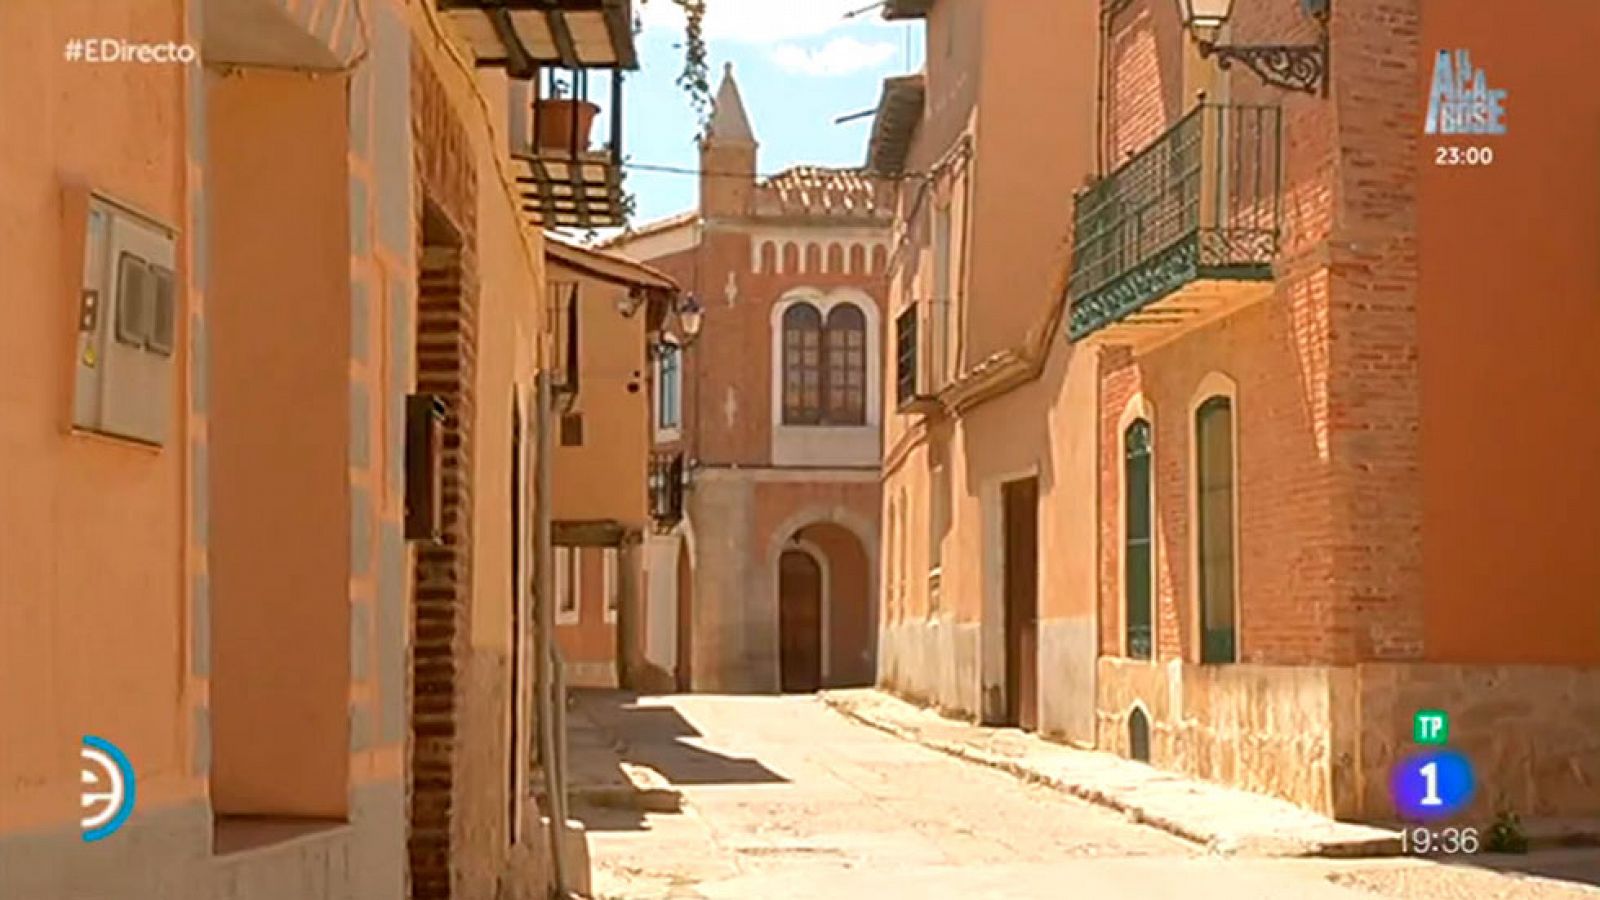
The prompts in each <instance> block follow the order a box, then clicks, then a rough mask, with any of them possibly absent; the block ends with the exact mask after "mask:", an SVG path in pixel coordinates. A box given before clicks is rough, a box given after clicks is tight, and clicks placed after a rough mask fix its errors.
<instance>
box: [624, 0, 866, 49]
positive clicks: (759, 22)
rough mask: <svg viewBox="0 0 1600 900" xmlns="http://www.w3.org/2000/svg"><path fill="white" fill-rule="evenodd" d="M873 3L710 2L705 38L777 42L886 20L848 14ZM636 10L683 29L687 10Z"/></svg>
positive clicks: (650, 5)
mask: <svg viewBox="0 0 1600 900" xmlns="http://www.w3.org/2000/svg"><path fill="white" fill-rule="evenodd" d="M870 5H871V0H706V21H705V31H706V40H708V41H717V40H729V41H736V42H739V43H743V44H776V43H780V42H782V41H792V40H797V39H800V38H809V37H817V36H819V35H823V34H827V33H828V32H830V31H833V30H834V29H835V28H843V27H846V26H849V25H862V24H871V25H880V24H883V20H882V18H881V16H880V13H879V10H877V9H869V10H867V11H866V12H863V13H862V14H861V15H859V16H856V17H854V18H851V19H846V18H845V15H846V14H847V13H851V12H855V11H856V10H859V9H861V8H863V7H866V6H870ZM636 8H637V9H638V10H639V16H640V18H641V19H642V20H643V22H644V27H645V28H646V29H647V30H648V29H654V28H670V29H672V30H674V31H677V32H679V33H682V30H683V12H682V11H681V10H680V9H679V8H678V4H676V3H674V2H672V0H648V2H645V3H641V4H636Z"/></svg>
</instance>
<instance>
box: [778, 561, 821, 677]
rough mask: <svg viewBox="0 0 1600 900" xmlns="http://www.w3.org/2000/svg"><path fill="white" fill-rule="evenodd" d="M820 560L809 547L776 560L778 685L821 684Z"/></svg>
mask: <svg viewBox="0 0 1600 900" xmlns="http://www.w3.org/2000/svg"><path fill="white" fill-rule="evenodd" d="M823 590H824V586H823V576H822V563H821V562H820V561H819V560H818V559H817V558H816V557H815V556H813V555H812V554H811V552H810V551H809V550H800V549H794V550H785V551H783V556H782V557H780V558H779V560H778V672H779V687H780V689H781V690H782V691H783V692H784V693H786V694H788V693H809V692H811V691H815V690H817V689H818V688H820V687H822V602H823V600H822V592H823Z"/></svg>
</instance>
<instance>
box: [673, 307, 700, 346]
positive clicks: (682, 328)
mask: <svg viewBox="0 0 1600 900" xmlns="http://www.w3.org/2000/svg"><path fill="white" fill-rule="evenodd" d="M673 312H674V314H676V315H677V317H678V330H679V332H681V333H682V335H683V345H684V346H685V347H687V346H689V345H690V344H693V343H694V342H695V340H696V339H697V338H699V337H700V329H701V327H702V326H703V325H704V324H705V311H704V310H702V309H701V308H700V301H698V300H696V299H695V298H694V297H693V296H690V295H684V297H683V299H682V300H680V301H678V308H677V309H676V310H674V311H673Z"/></svg>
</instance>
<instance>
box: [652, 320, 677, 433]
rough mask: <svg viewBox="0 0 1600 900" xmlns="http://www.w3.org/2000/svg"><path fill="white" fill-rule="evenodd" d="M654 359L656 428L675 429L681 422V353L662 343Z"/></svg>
mask: <svg viewBox="0 0 1600 900" xmlns="http://www.w3.org/2000/svg"><path fill="white" fill-rule="evenodd" d="M657 352H658V353H659V356H658V357H657V359H656V427H657V428H661V429H664V430H671V429H674V428H677V427H678V426H679V425H680V424H682V422H683V351H682V349H681V348H679V347H678V345H677V344H674V343H671V342H666V341H664V342H662V344H661V346H660V349H659V350H658V351H657Z"/></svg>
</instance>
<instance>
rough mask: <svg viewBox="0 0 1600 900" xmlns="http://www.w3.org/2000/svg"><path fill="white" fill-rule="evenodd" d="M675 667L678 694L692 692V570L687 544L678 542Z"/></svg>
mask: <svg viewBox="0 0 1600 900" xmlns="http://www.w3.org/2000/svg"><path fill="white" fill-rule="evenodd" d="M677 594H678V609H677V633H678V634H677V650H676V653H675V654H674V655H675V656H676V658H677V667H676V671H675V672H674V673H673V675H674V676H675V678H676V681H677V688H678V690H679V691H680V692H688V691H691V690H694V669H693V662H694V570H693V569H692V568H691V566H690V563H689V542H688V541H686V540H679V541H678V591H677Z"/></svg>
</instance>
